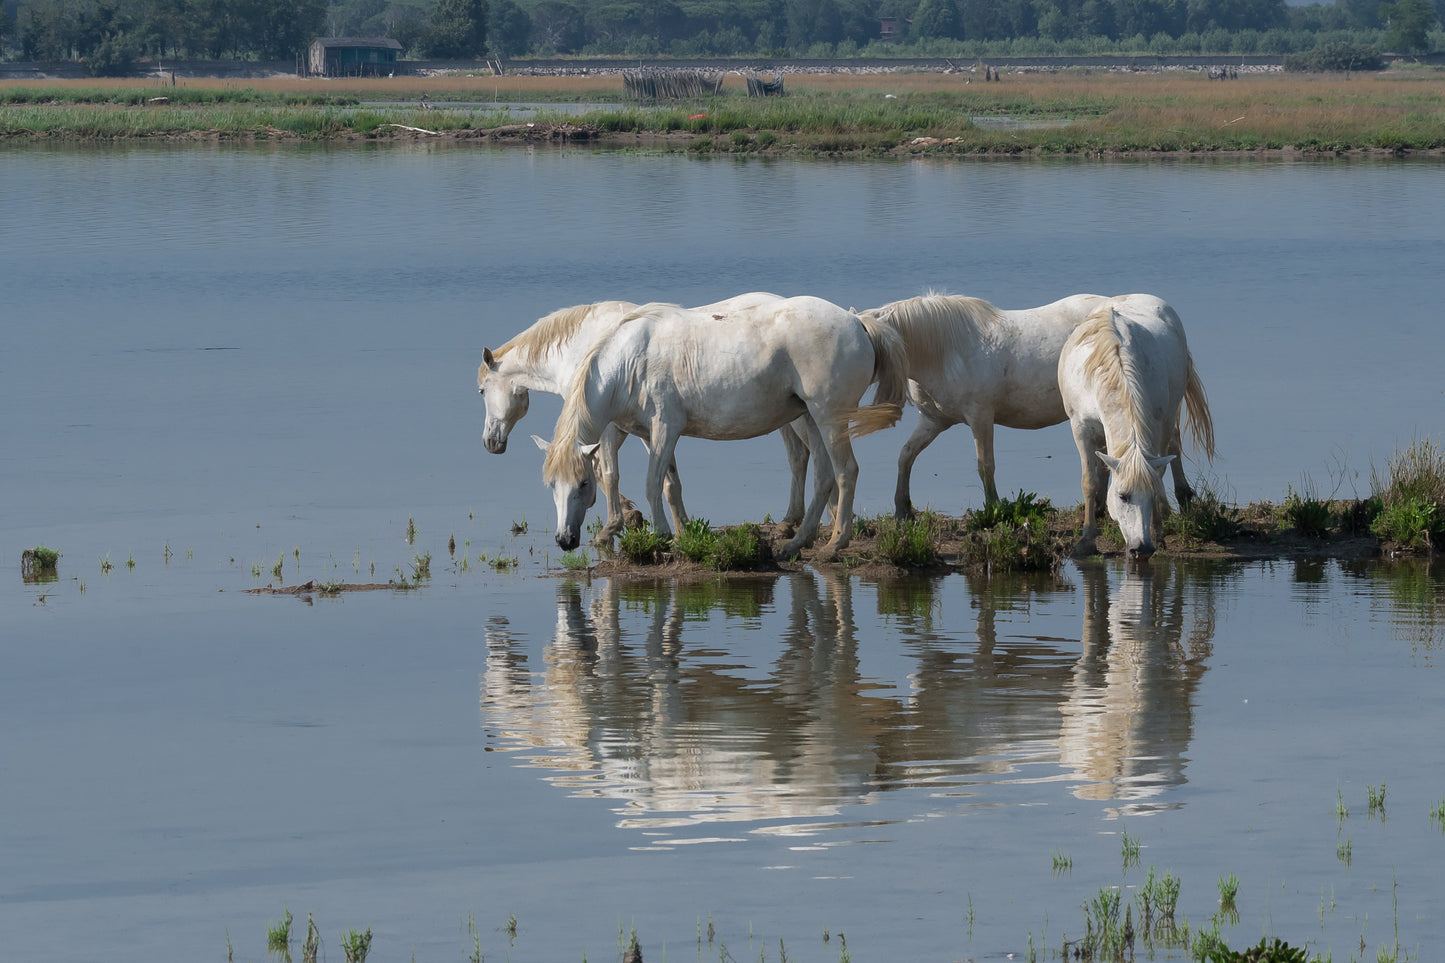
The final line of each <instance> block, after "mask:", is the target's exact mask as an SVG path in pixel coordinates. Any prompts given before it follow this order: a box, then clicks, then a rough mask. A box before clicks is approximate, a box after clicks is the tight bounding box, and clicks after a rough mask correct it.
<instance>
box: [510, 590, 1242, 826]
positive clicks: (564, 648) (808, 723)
mask: <svg viewBox="0 0 1445 963" xmlns="http://www.w3.org/2000/svg"><path fill="white" fill-rule="evenodd" d="M1080 571H1081V572H1082V573H1083V594H1084V599H1083V601H1084V605H1083V608H1084V616H1083V629H1082V636H1083V642H1082V654H1081V651H1080V644H1079V642H1078V641H1076V640H1075V638H1070V637H1055V636H1051V635H1047V634H1043V633H1041V632H1040V631H1039V630H1038V629H1037V628H1036V627H1035V626H1034V625H1033V624H1032V622H1033V620H1034V614H1035V611H1036V609H1038V608H1040V607H1042V608H1045V609H1048V610H1050V611H1051V612H1052V611H1055V610H1056V608H1057V606H1058V605H1060V604H1064V605H1067V604H1069V602H1068V600H1069V599H1071V598H1073V597H1076V596H1077V593H1078V587H1077V586H1076V585H1073V584H1070V583H1069V582H1067V581H1065V580H1062V579H1059V578H1057V577H1054V576H1046V577H1040V578H1028V577H1013V578H1000V577H997V576H995V577H992V578H986V577H981V576H978V577H975V576H948V577H946V578H933V579H909V580H905V581H902V582H897V583H889V582H878V583H875V584H874V585H873V586H872V588H871V591H872V592H873V593H874V595H875V598H876V600H877V604H878V617H879V620H881V622H882V625H881V626H880V625H879V620H875V619H873V618H869V619H866V620H865V625H867V626H869V634H868V637H867V638H865V639H863V640H861V641H860V638H859V634H860V633H859V628H858V622H857V619H856V618H855V612H854V592H855V591H856V590H857V587H858V585H859V584H860V583H859V581H858V580H856V579H855V578H854V577H853V576H851V575H848V574H846V573H834V572H819V571H813V570H806V571H803V572H797V573H792V574H789V575H787V576H783V577H782V578H776V579H775V578H761V579H729V580H717V581H706V582H701V583H696V584H691V585H687V584H672V583H667V582H664V583H661V584H659V583H646V584H634V583H628V582H623V581H616V580H606V581H602V580H599V581H597V582H595V583H593V585H592V587H591V588H590V589H587V590H585V591H584V590H583V589H582V588H581V587H580V586H578V585H577V584H576V583H572V582H564V583H561V584H560V585H559V586H558V588H557V622H556V626H555V629H554V632H553V635H552V638H551V639H550V641H549V643H548V644H547V645H546V647H545V648H544V650H543V654H542V662H543V665H542V666H541V667H540V671H537V669H536V668H535V667H534V668H529V667H528V666H527V657H526V654H525V649H524V648H523V646H522V645H521V643H520V640H518V639H516V638H514V637H513V636H512V634H511V630H510V627H509V626H508V625H506V623H505V621H504V620H497V621H495V622H493V623H490V624H489V626H488V628H487V645H488V658H487V671H486V675H485V678H484V679H483V693H482V709H483V715H484V719H485V727H486V730H487V732H488V741H489V743H491V744H492V746H493V747H494V748H497V749H500V750H503V751H510V752H516V753H518V754H519V761H524V762H525V764H528V765H532V766H536V767H538V768H541V769H544V770H547V772H548V775H547V776H545V777H544V778H546V779H547V780H548V781H550V782H552V783H553V784H554V785H557V786H559V787H561V788H564V789H566V790H567V791H569V792H571V793H572V794H574V795H577V796H586V797H598V798H604V799H609V800H615V801H616V806H617V809H616V811H617V812H618V814H619V816H620V819H619V822H618V825H619V826H622V827H630V828H637V829H646V830H649V831H657V832H660V833H661V835H660V836H658V838H656V839H654V840H652V842H651V844H652V845H666V844H667V842H666V839H667V837H669V836H671V837H674V838H675V837H676V834H677V833H678V832H679V831H690V832H696V831H697V830H696V829H695V828H693V829H691V830H686V829H685V828H686V827H699V826H706V825H712V826H715V827H718V826H722V825H729V824H730V825H732V826H734V827H738V828H736V829H734V830H732V832H733V833H734V834H735V833H737V832H756V833H770V834H780V835H781V834H792V835H809V834H815V833H819V832H824V831H826V830H827V829H828V828H829V827H832V826H835V825H838V824H839V823H838V820H837V819H836V818H834V817H837V816H838V814H839V813H841V812H842V811H843V810H844V809H845V807H848V806H850V805H854V804H859V803H863V802H867V801H868V800H869V799H870V798H871V797H873V796H875V795H876V794H878V793H881V792H885V791H893V790H908V789H915V790H924V792H923V793H921V794H920V799H921V800H936V799H937V798H939V796H940V795H943V796H947V795H953V796H957V797H958V798H960V799H965V800H968V802H966V803H963V804H966V805H973V804H997V803H998V802H1000V801H1001V800H1002V801H1005V802H1006V801H1007V800H1008V799H1009V798H1010V796H1011V794H1012V793H1014V792H1016V791H1018V790H1014V789H1011V788H1009V787H1010V786H1012V785H1013V784H1015V783H1017V784H1018V785H1027V784H1030V783H1032V782H1033V781H1034V780H1028V779H1026V780H1022V781H1020V780H1018V778H1017V777H1018V775H1019V774H1021V773H1022V774H1025V775H1027V774H1029V773H1035V772H1043V771H1047V772H1049V773H1052V772H1053V771H1056V769H1057V768H1058V767H1059V766H1060V765H1062V766H1063V767H1064V768H1065V769H1066V770H1070V771H1072V772H1073V773H1074V774H1076V775H1077V776H1078V777H1080V778H1081V779H1082V780H1083V785H1082V786H1080V788H1079V789H1078V790H1077V791H1076V795H1079V796H1081V797H1084V798H1093V799H1122V800H1130V801H1141V800H1147V799H1151V798H1153V797H1154V796H1156V795H1157V794H1159V793H1160V792H1162V791H1163V790H1164V789H1165V788H1166V787H1168V786H1171V785H1175V784H1178V783H1181V782H1182V781H1183V765H1184V759H1185V754H1186V752H1187V747H1188V743H1189V739H1190V729H1191V722H1192V719H1191V712H1192V709H1191V706H1192V704H1193V698H1194V692H1195V689H1196V688H1197V685H1198V681H1199V677H1200V676H1201V675H1202V674H1203V672H1204V659H1205V657H1206V656H1207V655H1208V651H1209V645H1208V641H1209V638H1210V637H1211V635H1212V631H1213V630H1212V621H1210V619H1209V618H1204V619H1196V620H1195V623H1194V625H1193V629H1192V632H1191V634H1190V635H1189V637H1188V640H1187V642H1186V641H1183V639H1184V635H1183V625H1184V621H1183V615H1184V613H1183V609H1184V602H1185V588H1186V586H1185V584H1184V581H1183V579H1182V578H1181V577H1179V576H1177V575H1175V574H1174V573H1172V572H1171V570H1167V569H1156V570H1155V571H1154V572H1153V574H1147V573H1146V574H1142V575H1141V574H1139V573H1130V574H1129V575H1128V576H1127V578H1126V580H1125V581H1124V582H1123V584H1122V585H1121V586H1119V587H1118V588H1117V589H1116V590H1115V595H1116V597H1115V598H1114V599H1113V600H1112V601H1111V600H1110V597H1109V596H1110V587H1109V584H1108V575H1107V573H1106V570H1105V569H1104V568H1102V567H1101V566H1099V565H1093V566H1089V567H1084V568H1081V569H1080ZM1171 576H1173V577H1172V578H1171ZM960 578H962V579H964V581H965V582H966V584H967V587H968V592H967V593H966V597H967V603H966V604H967V605H968V606H969V607H970V608H971V610H972V611H973V613H974V618H973V621H974V625H973V626H972V630H973V631H972V632H971V633H970V632H969V631H967V630H963V631H960V629H961V626H960V624H959V621H958V618H957V615H958V613H957V612H956V611H953V610H945V609H944V607H945V606H948V605H952V604H954V602H953V599H955V598H956V597H957V596H952V597H949V600H948V601H946V602H945V601H941V600H942V599H943V598H944V597H945V595H946V593H948V592H949V591H950V590H951V588H952V587H953V586H956V585H957V584H958V581H957V580H958V579H960ZM1191 587H1192V586H1191ZM1204 608H1205V609H1206V610H1208V611H1212V606H1209V605H1206V606H1204ZM723 623H725V625H724V624H723ZM1069 634H1070V635H1071V634H1072V633H1069ZM970 635H971V636H973V637H972V638H970ZM713 640H718V641H713ZM877 649H885V650H886V649H895V650H896V651H898V653H899V654H900V655H901V656H902V657H903V659H904V660H905V662H907V663H909V665H910V667H909V668H908V669H907V670H906V673H905V674H906V678H905V679H899V680H897V682H896V683H895V682H894V681H893V680H890V679H881V678H877V677H869V676H868V675H867V674H865V671H864V668H863V665H862V656H863V655H866V656H867V657H868V658H870V659H872V658H878V657H883V658H885V659H886V658H887V657H888V652H887V651H870V650H877ZM870 664H871V663H870ZM1046 779H1047V777H1046ZM926 805H928V806H933V805H935V803H934V802H927V803H926ZM744 824H748V825H744ZM727 835H728V834H727V833H726V832H719V830H718V829H716V828H715V829H713V830H712V831H711V832H708V833H706V834H705V837H704V838H724V837H726V836H727ZM734 838H735V837H734Z"/></svg>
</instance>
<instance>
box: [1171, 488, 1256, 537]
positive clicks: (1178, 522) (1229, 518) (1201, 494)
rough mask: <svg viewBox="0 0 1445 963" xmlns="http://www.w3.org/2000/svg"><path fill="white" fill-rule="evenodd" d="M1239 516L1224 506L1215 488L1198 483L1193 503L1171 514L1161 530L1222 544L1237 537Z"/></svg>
mask: <svg viewBox="0 0 1445 963" xmlns="http://www.w3.org/2000/svg"><path fill="white" fill-rule="evenodd" d="M1238 514H1239V513H1238V512H1237V511H1235V510H1234V509H1233V508H1230V507H1229V506H1228V505H1227V504H1225V502H1224V499H1223V497H1222V496H1221V494H1220V492H1219V490H1218V489H1217V488H1215V487H1214V486H1213V485H1210V484H1201V485H1200V486H1199V490H1198V491H1197V492H1196V493H1195V495H1194V498H1193V500H1192V501H1190V503H1189V504H1188V505H1184V506H1180V508H1179V510H1178V511H1176V512H1174V513H1173V514H1172V515H1170V516H1169V518H1168V519H1167V520H1166V521H1165V523H1164V528H1165V531H1167V532H1173V533H1176V534H1179V535H1183V536H1184V537H1185V538H1193V539H1198V540H1199V541H1201V542H1222V541H1225V540H1226V539H1229V538H1232V537H1234V536H1235V535H1236V534H1238V532H1239V521H1238Z"/></svg>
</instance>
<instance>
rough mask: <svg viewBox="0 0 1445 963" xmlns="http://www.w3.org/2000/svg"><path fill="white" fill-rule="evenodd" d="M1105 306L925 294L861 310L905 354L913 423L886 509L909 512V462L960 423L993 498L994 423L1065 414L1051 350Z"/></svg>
mask: <svg viewBox="0 0 1445 963" xmlns="http://www.w3.org/2000/svg"><path fill="white" fill-rule="evenodd" d="M1107 300H1108V299H1107V298H1105V297H1102V296H1100V295H1097V294H1075V295H1073V296H1072V297H1067V298H1064V299H1063V300H1061V301H1055V302H1054V303H1052V304H1045V305H1043V306H1042V307H1037V308H1025V309H1021V310H1002V309H1000V308H996V307H994V306H993V305H992V304H989V303H988V302H987V301H983V300H980V299H978V298H968V297H962V296H960V295H946V294H927V295H924V296H923V297H917V298H908V299H907V300H903V301H894V302H893V303H891V304H885V305H883V306H882V307H880V308H873V309H872V310H869V311H864V312H863V313H862V317H865V318H874V319H877V320H880V321H882V322H883V323H885V324H887V325H888V326H890V327H892V328H893V329H894V330H895V331H897V332H898V334H899V335H900V336H901V337H902V338H903V343H904V345H906V346H907V348H908V376H909V378H911V379H912V380H911V381H910V382H909V384H908V397H909V400H911V401H912V402H913V404H914V405H915V406H917V408H918V414H919V418H918V424H917V426H916V427H915V428H914V429H913V434H912V435H910V436H909V437H908V440H907V441H906V442H904V444H903V449H902V450H901V451H900V452H899V453H898V485H897V488H896V490H895V492H894V496H893V505H894V512H895V514H897V516H898V517H899V518H909V517H911V516H912V515H913V499H912V496H911V495H910V492H909V482H910V479H911V477H912V474H913V463H914V462H915V461H916V460H917V459H918V456H919V455H920V454H922V452H923V449H925V448H927V447H928V446H929V445H930V444H932V443H933V440H934V439H935V438H937V437H938V436H939V435H940V434H941V433H942V432H944V431H945V430H946V429H948V428H951V427H953V426H954V425H957V424H960V423H961V424H965V425H968V426H969V428H971V429H972V430H973V444H974V449H975V452H976V453H977V457H978V476H979V478H980V479H981V480H982V481H983V494H984V500H985V502H986V503H992V502H996V501H998V489H997V488H996V487H995V485H994V460H993V428H994V425H1003V426H1004V427H1006V428H1030V429H1033V428H1047V427H1048V426H1050V425H1057V424H1058V423H1059V422H1061V421H1063V420H1064V419H1065V418H1067V417H1068V415H1067V414H1066V413H1065V412H1064V403H1063V399H1061V398H1060V397H1059V376H1058V367H1059V352H1060V351H1061V350H1063V347H1064V342H1065V341H1066V340H1068V337H1069V334H1070V333H1071V332H1072V331H1073V330H1074V328H1076V327H1077V326H1078V325H1079V324H1080V322H1082V321H1083V320H1084V319H1085V318H1087V317H1088V316H1089V313H1090V312H1091V311H1093V310H1094V309H1095V308H1097V307H1098V306H1099V305H1100V304H1102V303H1104V302H1105V301H1107Z"/></svg>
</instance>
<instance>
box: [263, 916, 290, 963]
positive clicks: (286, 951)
mask: <svg viewBox="0 0 1445 963" xmlns="http://www.w3.org/2000/svg"><path fill="white" fill-rule="evenodd" d="M291 918H292V917H291V908H290V907H289V906H288V907H287V908H286V915H285V916H283V917H282V918H281V919H279V920H277V921H276V922H275V923H272V924H271V925H270V926H268V927H266V952H267V953H269V954H270V955H271V956H274V957H276V959H278V960H282V961H284V963H291Z"/></svg>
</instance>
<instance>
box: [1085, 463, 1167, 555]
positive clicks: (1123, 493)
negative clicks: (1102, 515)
mask: <svg viewBox="0 0 1445 963" xmlns="http://www.w3.org/2000/svg"><path fill="white" fill-rule="evenodd" d="M1094 454H1096V455H1098V456H1099V460H1100V461H1102V462H1103V463H1104V464H1105V465H1106V466H1107V467H1108V469H1109V492H1108V496H1107V498H1106V504H1107V506H1108V510H1109V517H1110V518H1112V519H1113V520H1114V522H1115V523H1116V524H1117V525H1118V526H1119V533H1120V534H1121V535H1123V536H1124V548H1125V550H1126V551H1127V552H1128V554H1129V557H1130V558H1131V559H1141V560H1142V559H1146V558H1149V557H1150V556H1151V555H1153V554H1154V534H1153V530H1154V519H1155V517H1156V516H1157V517H1159V518H1162V517H1163V511H1164V506H1165V505H1166V504H1167V498H1168V496H1166V495H1165V494H1164V472H1165V470H1166V469H1167V468H1168V467H1169V463H1170V462H1171V461H1173V460H1174V456H1173V455H1163V456H1160V457H1153V456H1150V455H1146V454H1145V453H1144V452H1143V450H1141V449H1140V448H1139V447H1138V446H1136V445H1131V446H1130V448H1129V450H1128V451H1126V452H1125V453H1124V457H1122V458H1111V457H1110V456H1109V455H1108V454H1106V453H1104V452H1102V451H1096V452H1094Z"/></svg>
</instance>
